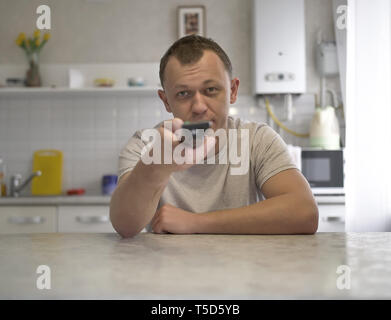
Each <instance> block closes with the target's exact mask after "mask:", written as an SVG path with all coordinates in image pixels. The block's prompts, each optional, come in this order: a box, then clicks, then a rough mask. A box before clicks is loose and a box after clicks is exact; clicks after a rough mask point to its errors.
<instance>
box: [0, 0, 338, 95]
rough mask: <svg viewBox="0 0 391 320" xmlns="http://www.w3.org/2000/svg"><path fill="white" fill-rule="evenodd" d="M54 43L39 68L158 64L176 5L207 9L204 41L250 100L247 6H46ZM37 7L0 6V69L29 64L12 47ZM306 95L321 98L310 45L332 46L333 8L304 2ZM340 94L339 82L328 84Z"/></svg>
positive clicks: (325, 1) (171, 37)
mask: <svg viewBox="0 0 391 320" xmlns="http://www.w3.org/2000/svg"><path fill="white" fill-rule="evenodd" d="M44 3H45V4H47V5H49V6H50V8H51V14H52V30H51V34H52V38H51V39H50V41H49V42H48V43H47V46H46V47H45V48H44V49H43V50H42V53H41V62H42V63H81V64H83V63H135V62H158V61H159V60H160V58H161V56H162V54H163V53H164V51H165V50H166V49H167V48H168V46H169V45H170V44H171V43H172V42H173V41H175V40H176V39H177V29H176V28H177V21H176V9H177V6H178V5H192V4H195V3H196V4H201V5H204V6H205V7H206V17H207V19H206V24H207V26H206V31H207V36H208V37H211V38H213V39H214V40H216V41H217V42H218V43H219V44H220V45H221V46H222V47H223V48H224V49H225V50H226V51H227V53H228V55H229V56H230V58H231V60H232V63H233V66H234V73H235V75H236V76H238V77H239V78H240V80H241V85H240V88H239V90H240V91H239V93H240V94H250V92H251V83H250V81H251V65H250V61H251V53H250V48H251V42H250V41H251V19H250V17H251V7H252V1H251V0H198V1H195V2H194V1H193V0H131V1H130V0H104V1H102V0H100V1H95V0H66V1H60V0H47V1H45V2H44ZM41 4H43V2H42V1H41V0H29V1H26V0H12V1H9V0H0V40H1V41H0V64H9V63H12V64H18V63H26V62H25V56H24V53H23V51H22V50H21V49H20V48H18V47H17V46H16V45H15V39H16V37H17V36H18V34H19V32H25V33H26V34H32V32H33V30H34V29H35V22H36V18H37V16H38V15H37V14H36V13H35V12H36V8H37V6H39V5H41ZM305 19H306V44H307V50H306V54H307V92H310V93H315V92H317V91H318V90H319V78H318V76H317V74H316V71H315V65H314V44H315V42H316V34H317V31H318V30H319V29H322V30H323V34H324V37H325V40H330V41H331V40H334V29H333V21H332V1H331V0H306V1H305ZM330 86H331V87H333V88H336V89H338V88H339V85H338V80H337V79H334V80H332V81H331V82H330Z"/></svg>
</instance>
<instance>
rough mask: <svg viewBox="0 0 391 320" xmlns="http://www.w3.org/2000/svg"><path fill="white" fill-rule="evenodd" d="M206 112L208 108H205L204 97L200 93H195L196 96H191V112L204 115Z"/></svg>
mask: <svg viewBox="0 0 391 320" xmlns="http://www.w3.org/2000/svg"><path fill="white" fill-rule="evenodd" d="M206 110H208V107H207V106H206V103H205V101H204V97H203V96H202V94H201V93H200V92H196V94H195V95H194V96H193V101H192V111H193V112H194V113H198V114H201V113H204V112H205V111H206Z"/></svg>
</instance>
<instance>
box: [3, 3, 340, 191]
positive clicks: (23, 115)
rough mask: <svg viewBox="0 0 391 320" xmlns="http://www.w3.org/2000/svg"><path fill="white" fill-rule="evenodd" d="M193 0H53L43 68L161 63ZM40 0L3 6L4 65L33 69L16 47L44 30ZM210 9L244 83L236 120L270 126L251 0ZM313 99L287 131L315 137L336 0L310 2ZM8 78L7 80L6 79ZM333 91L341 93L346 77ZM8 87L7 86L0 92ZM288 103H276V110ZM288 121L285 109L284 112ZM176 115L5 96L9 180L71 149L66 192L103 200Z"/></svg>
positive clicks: (101, 99) (100, 101) (122, 102)
mask: <svg viewBox="0 0 391 320" xmlns="http://www.w3.org/2000/svg"><path fill="white" fill-rule="evenodd" d="M193 3H194V2H193V1H191V0H182V1H179V0H165V1H161V0H132V1H125V0H112V1H111V0H106V1H97V2H94V1H93V0H67V1H59V0H51V1H50V0H49V1H46V2H45V4H48V5H49V6H50V7H51V9H52V30H51V34H52V38H51V39H50V41H49V43H48V44H47V47H45V48H44V50H43V51H42V56H41V62H42V63H51V64H59V63H78V64H83V63H127V62H128V63H141V62H158V61H159V59H160V57H161V55H162V54H163V53H164V51H165V50H166V49H167V47H168V46H169V45H170V43H171V42H173V41H174V40H176V7H177V6H178V5H186V4H187V5H189V4H193ZM40 4H42V1H39V0H31V1H25V0H13V1H9V0H0V67H1V64H3V65H8V64H25V63H26V61H25V57H24V56H23V52H22V50H21V49H19V48H17V47H16V45H15V44H14V40H15V38H16V37H17V35H18V33H19V32H22V31H24V32H26V33H29V31H30V30H31V31H30V33H31V32H32V30H33V29H34V27H35V19H36V17H37V15H36V14H35V9H36V7H37V6H38V5H40ZM197 4H203V5H205V7H206V11H207V36H209V37H212V38H214V39H215V40H216V41H218V42H219V43H220V44H221V46H222V47H223V48H224V49H225V50H226V51H227V53H228V54H229V55H230V57H231V60H232V63H233V65H234V73H235V75H236V76H238V77H239V78H240V79H241V85H240V91H239V94H240V96H239V99H238V102H237V103H236V105H235V109H231V110H232V112H233V113H235V116H239V117H242V118H245V119H249V120H255V121H265V120H266V115H265V109H264V108H262V107H261V108H258V107H256V105H255V101H254V99H253V97H252V96H250V90H251V85H250V79H251V65H250V61H251V60H250V47H251V43H250V39H251V21H250V20H249V18H248V17H250V16H251V15H250V12H251V1H250V0H208V1H207V0H200V1H197ZM305 4H306V9H305V16H306V43H307V48H306V50H307V92H308V94H306V95H302V96H301V97H300V98H298V99H296V98H295V99H294V108H295V112H294V121H292V122H290V123H286V122H285V124H286V125H287V126H288V127H290V128H292V129H294V130H297V131H300V132H307V131H308V128H309V120H310V119H311V116H312V113H313V110H314V96H313V94H314V93H316V92H318V90H319V78H318V76H317V74H316V71H315V67H314V44H315V41H316V33H317V31H318V29H319V28H322V30H323V33H324V37H325V39H326V40H334V32H333V24H332V12H331V0H306V2H305ZM0 81H1V79H0ZM330 86H331V87H332V88H334V89H337V91H339V84H338V79H334V80H332V81H330ZM0 90H1V89H0ZM281 101H282V99H281V98H276V99H274V100H273V101H272V102H274V104H275V106H279V105H280V104H281ZM275 111H276V113H277V114H281V112H280V111H281V110H278V108H277V109H276V110H275ZM167 118H170V115H168V114H167V113H166V112H165V110H164V107H163V105H162V103H161V102H160V101H159V100H158V98H157V96H156V95H155V96H150V97H145V96H144V97H137V96H115V95H104V96H101V95H100V96H94V95H91V96H83V97H82V96H78V97H70V96H55V95H49V96H34V97H27V96H21V97H18V98H16V99H15V97H12V98H11V97H5V96H2V95H0V157H3V158H4V159H5V161H6V163H7V165H8V176H10V175H11V174H14V173H22V174H23V175H24V176H26V175H27V174H28V173H29V172H30V171H31V162H32V153H33V151H34V150H36V149H39V148H58V149H61V150H63V151H64V155H65V168H64V176H65V177H64V186H63V187H64V190H66V189H69V188H80V187H84V188H86V189H87V191H88V192H89V193H99V190H100V179H101V176H102V175H103V174H107V173H116V170H117V154H118V151H119V149H120V148H121V147H122V146H123V145H124V144H125V143H126V141H127V139H128V138H129V137H130V136H131V134H132V133H133V132H134V131H135V130H136V129H139V128H144V127H150V126H153V125H155V124H156V123H157V122H159V121H161V120H163V119H167ZM281 135H282V136H283V138H284V139H285V141H286V142H287V143H293V144H297V145H302V146H305V145H306V144H307V140H306V139H300V138H294V137H292V136H290V135H288V134H284V133H281Z"/></svg>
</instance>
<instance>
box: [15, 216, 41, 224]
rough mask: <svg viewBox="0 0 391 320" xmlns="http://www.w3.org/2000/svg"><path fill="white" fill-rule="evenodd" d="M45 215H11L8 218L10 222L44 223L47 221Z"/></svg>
mask: <svg viewBox="0 0 391 320" xmlns="http://www.w3.org/2000/svg"><path fill="white" fill-rule="evenodd" d="M45 220H46V219H45V218H44V217H40V216H35V217H10V218H9V219H8V222H9V223H13V224H42V223H44V222H45Z"/></svg>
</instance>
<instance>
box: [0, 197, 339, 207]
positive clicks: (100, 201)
mask: <svg viewBox="0 0 391 320" xmlns="http://www.w3.org/2000/svg"><path fill="white" fill-rule="evenodd" d="M110 198H111V197H110V196H103V195H83V196H65V195H64V196H46V197H40V196H27V197H26V196H21V197H17V198H13V197H0V206H9V205H11V206H12V205H109V204H110ZM315 199H316V201H317V203H318V204H342V205H343V204H345V196H330V195H328V196H315Z"/></svg>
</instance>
